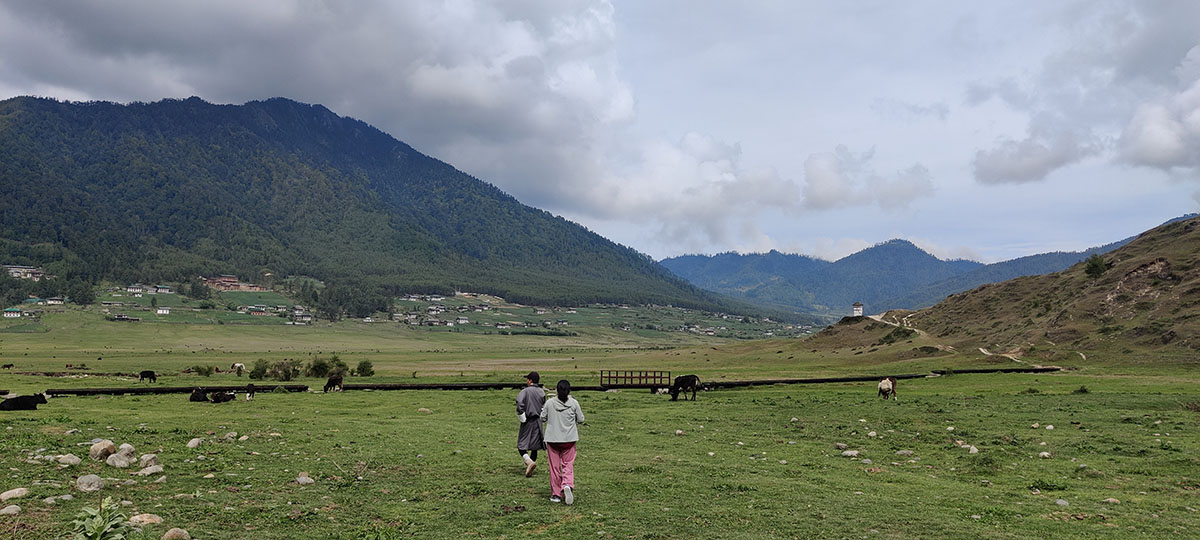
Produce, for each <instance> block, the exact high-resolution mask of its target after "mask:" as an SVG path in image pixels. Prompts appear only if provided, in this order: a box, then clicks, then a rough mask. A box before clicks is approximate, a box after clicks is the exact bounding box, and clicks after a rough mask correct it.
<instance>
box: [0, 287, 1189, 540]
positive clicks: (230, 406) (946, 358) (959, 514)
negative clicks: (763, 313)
mask: <svg viewBox="0 0 1200 540" xmlns="http://www.w3.org/2000/svg"><path fill="white" fill-rule="evenodd" d="M41 324H43V325H44V326H45V327H46V328H48V329H49V331H46V332H34V333H21V332H10V333H0V362H3V363H10V362H11V363H14V364H16V366H15V368H14V370H13V371H12V372H11V373H10V372H0V388H5V389H9V390H12V391H14V392H18V393H31V392H35V391H40V390H43V389H45V388H49V387H55V388H62V387H86V386H122V385H128V386H135V385H137V384H139V383H137V382H136V381H135V380H133V379H132V378H129V377H111V376H102V375H94V374H95V373H104V372H134V371H136V370H138V369H142V368H150V369H155V370H156V371H158V372H159V373H160V378H159V384H160V385H200V384H234V383H245V382H247V380H246V378H244V377H243V378H238V377H235V376H233V375H230V374H221V375H214V376H213V377H211V378H204V377H199V376H194V375H183V374H181V373H179V371H181V370H182V369H183V368H184V367H187V366H190V365H194V364H197V363H204V364H209V365H220V366H221V367H227V366H228V364H230V363H232V362H233V361H243V362H252V361H253V360H254V359H256V358H266V359H278V358H287V357H293V358H301V359H308V358H310V357H311V356H313V355H322V356H327V355H329V354H334V353H336V354H338V355H339V356H340V357H341V358H342V359H343V360H346V361H347V363H349V364H350V365H351V366H354V365H355V364H356V363H357V361H358V360H361V359H369V360H371V361H372V362H373V363H374V364H375V369H376V371H377V372H379V375H378V376H376V377H372V378H369V379H368V378H363V379H359V378H355V380H353V381H351V382H361V381H368V380H370V381H380V382H383V381H395V382H412V381H413V372H416V376H417V382H419V381H421V380H423V379H424V380H466V381H518V380H520V378H521V375H522V374H523V373H525V372H526V371H528V370H529V369H538V370H539V371H542V372H543V380H544V382H548V383H549V384H550V385H553V383H554V381H556V380H557V379H558V378H562V377H565V378H568V379H570V380H572V381H576V382H577V383H581V384H594V382H595V379H594V378H595V377H596V374H597V371H598V370H599V369H670V370H672V371H673V372H675V373H683V372H694V373H697V374H699V375H700V376H701V378H702V379H703V380H734V379H756V378H774V377H808V376H828V375H838V374H844V375H851V374H854V375H857V374H879V373H921V372H927V371H928V370H930V369H939V368H947V367H949V368H965V367H981V366H1003V367H1007V366H1011V365H1012V362H1011V361H1010V360H1007V359H1004V358H1002V357H995V356H990V357H989V356H983V355H982V354H978V353H968V352H945V351H939V352H936V353H924V352H920V351H919V350H918V349H919V348H920V347H922V346H931V345H930V342H928V341H926V340H927V339H928V338H925V337H921V336H913V337H912V339H904V340H900V341H897V342H894V343H881V342H880V340H879V336H876V335H866V334H863V335H859V334H854V333H853V332H850V331H844V332H842V333H841V334H838V335H837V336H836V339H835V338H830V337H828V336H826V337H823V338H819V339H815V340H800V339H774V340H751V341H747V340H736V339H720V338H707V337H703V336H696V335H693V334H689V333H653V334H649V335H637V334H636V333H634V332H624V331H621V330H619V329H613V328H611V326H609V327H605V326H604V325H594V326H591V327H587V326H586V325H579V326H580V327H581V328H578V329H577V330H579V331H580V334H579V335H578V336H573V337H545V336H500V335H480V334H471V333H457V332H427V331H423V330H417V329H409V328H405V327H404V326H403V325H396V324H368V323H361V322H354V321H344V322H341V323H337V324H333V325H328V324H324V323H323V324H319V325H314V326H311V327H291V326H243V325H228V324H226V325H218V324H128V323H125V324H121V323H111V322H107V321H104V320H103V319H102V318H101V317H100V316H99V314H98V312H97V310H95V309H94V308H93V310H91V311H81V310H68V311H66V312H64V313H57V314H49V315H47V316H46V317H44V318H43V321H42V322H41ZM887 330H888V329H884V330H882V331H881V332H882V333H886V332H887ZM822 340H824V341H822ZM80 362H86V363H87V364H88V366H89V367H90V368H91V369H90V370H89V372H75V373H74V374H73V375H72V376H71V377H44V376H33V375H22V374H19V373H23V372H31V371H41V370H43V369H45V370H50V369H51V368H53V369H55V370H57V371H62V364H64V363H76V364H77V363H80ZM1065 367H1068V368H1070V369H1069V370H1067V371H1064V372H1061V373H1055V374H1038V375H1025V374H1010V375H961V374H960V375H951V376H944V377H933V378H925V379H914V380H903V381H901V382H900V384H899V394H900V401H899V402H890V401H889V402H884V401H882V400H880V399H878V398H877V397H876V395H875V388H874V385H873V384H872V383H856V384H825V385H776V386H759V387H752V388H745V389H736V390H719V391H709V392H702V393H701V394H700V396H699V397H698V400H697V401H696V402H670V401H669V400H668V397H667V396H660V395H651V394H649V393H647V392H645V391H632V390H625V391H622V392H618V393H601V392H580V393H579V394H578V395H577V397H578V398H579V400H580V402H581V403H582V406H583V408H584V410H585V412H586V413H587V415H588V424H589V425H587V426H585V427H583V428H582V431H581V437H582V441H581V443H580V456H579V461H578V463H577V490H576V492H577V495H578V501H577V502H576V504H575V505H574V506H572V507H566V506H563V505H554V504H551V503H550V502H549V501H548V500H547V497H548V496H549V485H548V480H547V479H546V469H545V466H546V464H545V458H544V457H542V458H540V461H541V466H540V468H539V469H538V471H537V474H536V475H535V477H534V478H525V477H524V476H523V474H522V472H523V467H522V465H521V463H520V460H519V458H518V457H517V455H516V452H515V451H514V445H515V438H516V428H517V426H516V421H515V414H514V406H513V399H514V397H515V395H516V391H515V390H514V391H468V392H437V391H390V392H380V391H376V392H363V391H352V392H344V393H335V394H314V393H297V394H275V393H260V394H259V395H258V396H257V397H256V399H255V401H253V402H246V401H237V402H233V403H225V404H207V403H189V402H187V396H186V395H164V396H124V397H122V396H104V397H67V398H55V399H51V400H50V403H48V404H47V405H42V406H41V408H40V409H39V410H38V411H15V412H7V411H6V412H3V413H0V433H3V437H0V467H4V468H5V469H6V470H8V475H7V477H6V478H5V480H4V481H3V482H0V491H5V490H8V489H13V488H17V487H25V488H28V489H29V490H30V492H31V493H30V495H29V496H28V497H25V498H21V499H14V500H12V501H9V503H8V504H14V503H15V504H19V505H20V506H21V507H22V512H21V514H19V515H17V516H0V538H5V537H13V538H22V539H50V538H63V537H66V536H68V532H69V528H70V527H69V522H70V520H71V518H72V517H73V516H74V515H75V514H76V513H77V512H78V511H79V510H80V508H81V507H83V506H85V505H91V506H95V505H96V504H98V503H99V500H100V499H101V498H102V497H103V496H106V495H107V496H113V497H115V498H117V499H118V500H125V501H129V502H130V503H132V506H130V507H128V508H126V510H127V513H128V514H133V513H136V512H149V513H154V514H157V515H159V516H162V517H163V519H164V523H163V524H162V525H153V526H150V527H148V528H147V529H146V530H145V531H144V533H143V534H142V535H140V536H135V538H147V539H148V538H159V537H161V536H162V534H163V532H165V531H166V529H167V528H169V527H183V528H186V529H188V530H189V531H190V532H191V534H192V535H193V537H197V538H229V539H232V538H265V539H272V538H297V537H305V538H345V539H366V538H410V537H416V538H462V537H481V538H501V537H504V538H524V537H551V538H593V537H595V538H714V539H715V538H747V539H749V538H850V537H854V538H864V537H865V538H980V537H983V538H1097V537H1104V538H1135V537H1137V538H1140V537H1146V536H1159V535H1162V536H1166V535H1173V536H1187V535H1190V534H1192V531H1195V530H1196V529H1197V527H1200V513H1198V512H1197V510H1198V509H1200V473H1198V471H1200V458H1197V456H1200V435H1198V431H1197V430H1198V429H1200V412H1198V411H1200V392H1198V391H1197V390H1196V384H1197V382H1200V365H1198V363H1197V362H1196V360H1195V359H1174V358H1172V359H1170V361H1161V362H1157V363H1155V362H1151V361H1149V360H1148V359H1147V358H1142V357H1138V358H1127V357H1126V355H1118V354H1115V353H1114V354H1111V355H1109V354H1093V355H1089V358H1088V359H1087V360H1086V361H1085V360H1083V359H1082V358H1080V359H1079V360H1078V361H1077V362H1074V363H1072V364H1069V365H1066V366H1065ZM83 373H90V374H89V375H88V376H86V377H85V376H83V375H82V374H83ZM300 382H303V383H307V384H309V385H310V387H314V386H315V387H319V386H320V384H321V383H322V382H323V381H320V380H315V379H306V380H302V381H300ZM141 384H145V383H141ZM1084 389H1086V391H1084ZM419 408H427V409H429V410H430V411H431V412H428V413H425V412H419V411H418V409H419ZM793 419H794V420H793ZM1034 424H1038V428H1036V429H1035V428H1033V427H1032V426H1033V425H1034ZM1048 425H1053V426H1054V429H1053V430H1049V429H1046V426H1048ZM949 428H953V430H951V429H949ZM74 429H77V430H80V431H79V432H72V433H70V434H68V431H70V430H74ZM676 430H681V431H682V434H680V435H676ZM227 432H237V433H238V435H239V436H241V435H245V436H247V437H248V438H247V439H246V440H245V441H236V440H234V441H231V442H213V441H214V440H217V439H221V438H222V436H223V435H224V434H225V433H227ZM872 433H873V434H874V435H872ZM193 437H201V438H204V439H206V441H208V442H206V443H205V444H204V445H202V446H201V447H200V448H197V449H195V450H189V449H187V448H186V446H185V445H186V443H187V442H188V440H190V439H191V438H193ZM94 438H107V439H111V440H113V441H114V442H115V443H117V444H121V443H130V444H133V445H134V446H135V447H136V448H137V450H138V453H139V454H142V453H149V452H157V453H158V454H159V459H160V462H161V463H162V465H163V466H164V468H165V475H166V480H165V481H164V482H163V483H154V482H153V480H154V479H155V478H156V477H157V475H156V476H152V477H147V478H143V477H136V476H131V475H130V474H129V471H126V470H119V469H115V468H112V467H109V466H106V465H103V464H100V463H98V462H92V461H89V460H88V459H87V458H86V454H87V448H88V447H87V446H86V445H82V444H83V443H88V442H90V441H91V440H92V439H94ZM960 441H961V442H960ZM837 443H842V444H845V445H846V446H847V448H848V449H850V450H857V451H859V452H860V454H859V456H858V458H851V457H843V456H842V455H841V453H842V450H841V449H838V448H836V447H835V445H836V444H837ZM971 446H974V447H976V448H977V449H978V453H974V454H972V453H970V452H969V450H968V448H970V447H971ZM900 451H910V452H911V455H902V454H898V453H897V452H900ZM1041 452H1049V455H1050V457H1048V458H1042V457H1038V454H1039V453H1041ZM65 453H74V454H76V455H78V456H81V457H83V458H84V463H83V464H81V465H79V466H75V467H64V468H59V467H57V466H56V465H47V464H42V463H38V464H33V463H28V462H27V460H29V459H30V458H31V457H33V456H36V455H54V454H65ZM710 453H711V454H710ZM864 458H865V459H866V460H870V462H869V463H868V462H866V461H865V460H864ZM300 472H307V473H309V475H310V476H311V477H312V478H314V479H315V480H316V483H315V484H313V485H310V486H301V485H298V484H296V483H295V479H296V477H297V475H298V474H299V473H300ZM89 473H95V474H99V475H101V476H103V477H106V478H112V479H116V480H115V481H110V482H109V486H108V487H107V488H105V489H104V490H102V491H101V492H99V493H95V494H85V493H79V492H74V495H75V500H73V501H69V502H68V501H58V502H57V503H56V504H47V503H45V502H43V500H42V499H44V498H46V497H51V496H58V495H62V494H65V493H69V492H72V490H71V487H70V486H72V485H73V478H74V477H78V476H81V475H84V474H89ZM208 475H212V476H211V477H209V478H206V476H208ZM125 480H136V481H137V482H136V483H135V484H130V485H122V483H123V482H124V481H125ZM1060 499H1061V500H1062V501H1063V502H1065V503H1066V505H1062V504H1060V503H1059V502H1058V501H1059V500H1060ZM1106 499H1117V500H1119V501H1120V502H1119V503H1115V502H1105V500H1106Z"/></svg>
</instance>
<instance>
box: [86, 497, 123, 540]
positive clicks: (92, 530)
mask: <svg viewBox="0 0 1200 540" xmlns="http://www.w3.org/2000/svg"><path fill="white" fill-rule="evenodd" d="M128 519H129V518H128V517H126V516H125V514H124V513H122V512H121V505H119V504H117V503H116V502H114V501H113V500H112V497H105V498H104V501H102V502H101V503H100V507H99V508H92V507H90V506H85V507H83V508H82V509H80V510H79V513H78V514H76V515H75V520H74V521H72V522H71V524H72V525H73V526H74V530H73V532H74V533H75V534H74V536H73V537H72V538H73V539H74V540H124V539H125V537H126V535H128V534H129V533H131V532H133V529H132V528H131V527H130V526H129V525H128V523H127V521H128Z"/></svg>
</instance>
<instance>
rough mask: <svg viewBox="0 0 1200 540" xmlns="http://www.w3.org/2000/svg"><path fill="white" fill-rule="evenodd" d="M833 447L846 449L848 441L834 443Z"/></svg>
mask: <svg viewBox="0 0 1200 540" xmlns="http://www.w3.org/2000/svg"><path fill="white" fill-rule="evenodd" d="M833 447H834V448H837V449H838V450H845V449H846V443H833Z"/></svg>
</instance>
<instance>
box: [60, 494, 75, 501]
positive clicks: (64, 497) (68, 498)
mask: <svg viewBox="0 0 1200 540" xmlns="http://www.w3.org/2000/svg"><path fill="white" fill-rule="evenodd" d="M58 500H60V501H73V500H75V496H74V495H71V494H70V493H67V494H66V495H59V496H58Z"/></svg>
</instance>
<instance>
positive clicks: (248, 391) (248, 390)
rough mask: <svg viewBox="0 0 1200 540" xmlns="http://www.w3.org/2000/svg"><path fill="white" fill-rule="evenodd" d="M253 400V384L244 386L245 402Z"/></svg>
mask: <svg viewBox="0 0 1200 540" xmlns="http://www.w3.org/2000/svg"><path fill="white" fill-rule="evenodd" d="M252 399H254V383H250V384H247V385H246V401H250V400H252Z"/></svg>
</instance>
